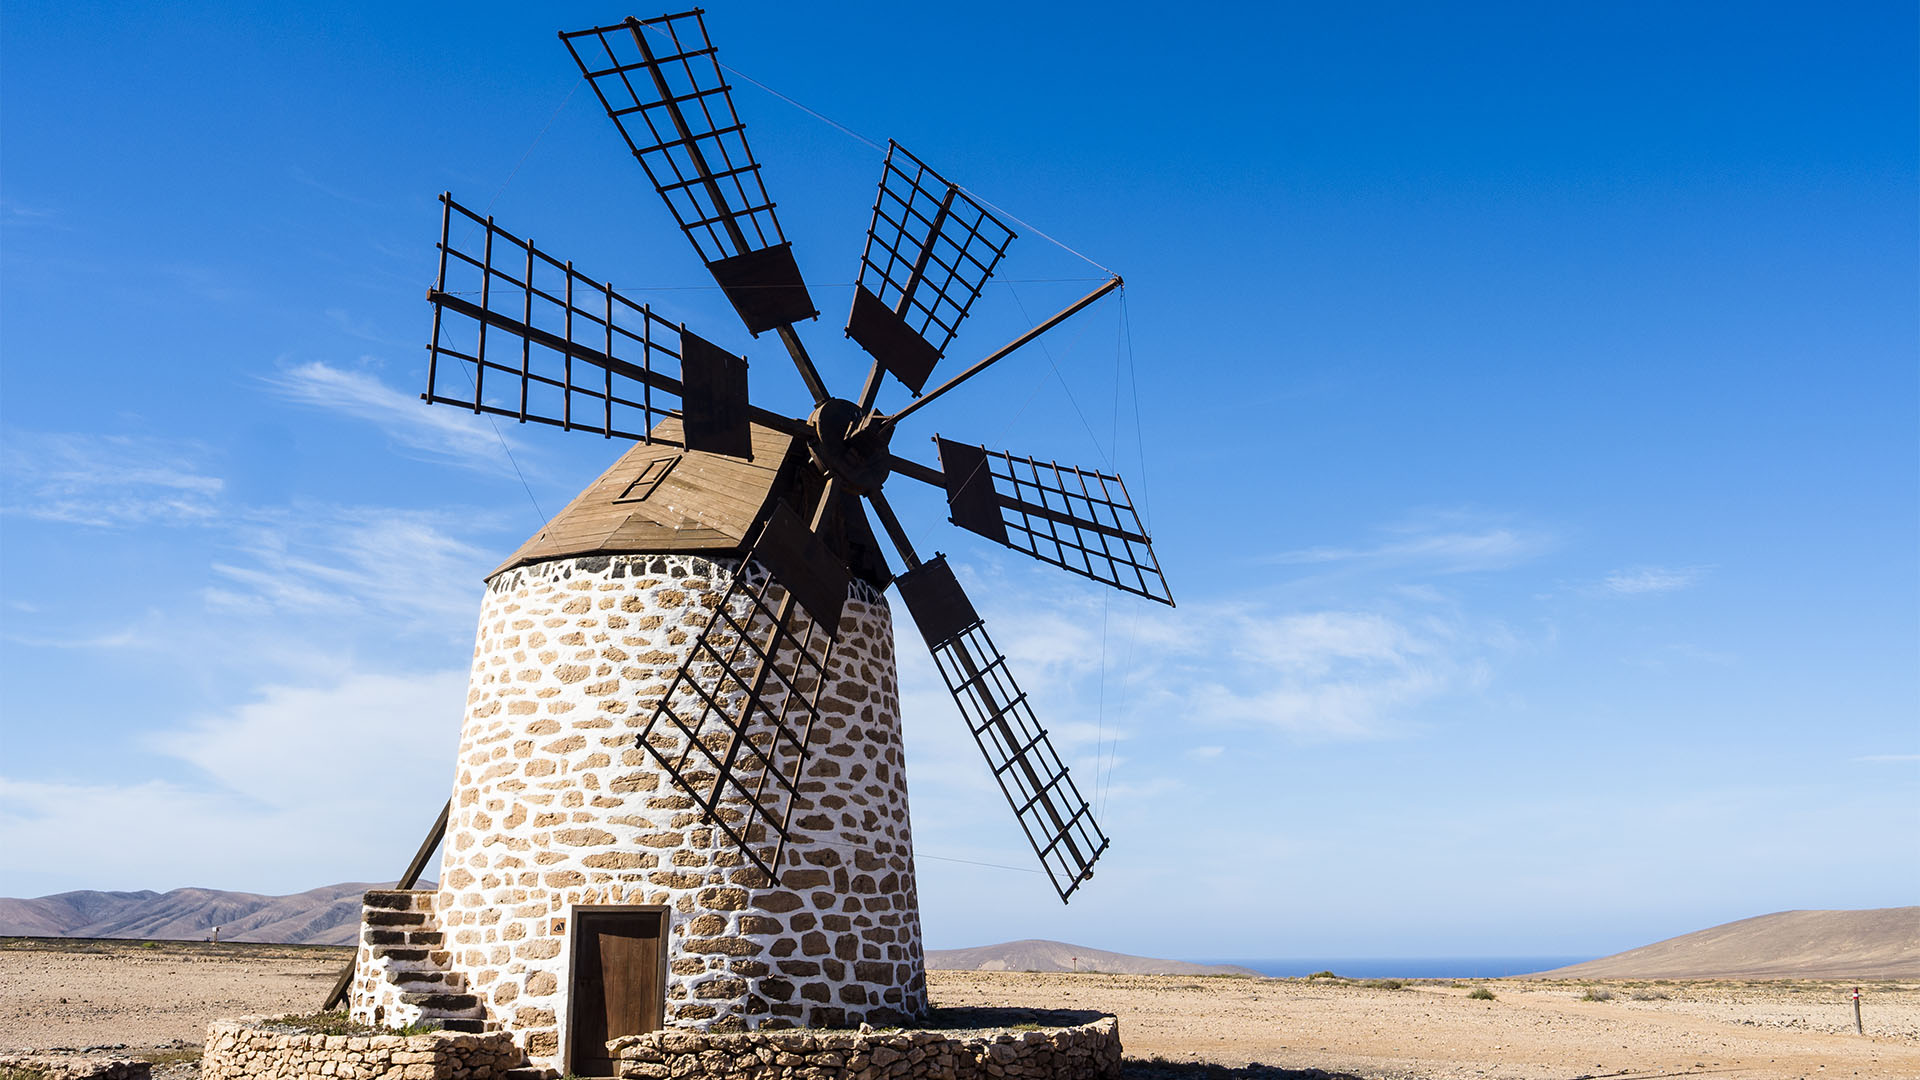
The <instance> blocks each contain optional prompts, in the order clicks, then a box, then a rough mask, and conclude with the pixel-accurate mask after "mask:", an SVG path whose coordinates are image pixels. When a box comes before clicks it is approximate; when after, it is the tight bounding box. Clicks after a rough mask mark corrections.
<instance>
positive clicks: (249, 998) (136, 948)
mask: <svg viewBox="0 0 1920 1080" xmlns="http://www.w3.org/2000/svg"><path fill="white" fill-rule="evenodd" d="M41 941H45V939H22V938H13V939H0V1049H7V1050H13V1049H24V1048H28V1047H31V1048H34V1049H39V1050H46V1049H51V1048H54V1047H70V1048H73V1049H83V1048H85V1047H89V1046H100V1045H107V1046H111V1045H113V1044H115V1043H125V1044H127V1046H129V1047H131V1048H135V1049H144V1048H151V1047H165V1046H169V1045H171V1044H172V1043H173V1042H174V1040H185V1041H187V1042H188V1043H190V1044H192V1045H195V1046H198V1045H200V1044H201V1043H202V1042H204V1041H205V1039H206V1035H207V1021H209V1020H213V1019H216V1018H218V1017H222V1016H239V1015H243V1014H256V1013H257V1014H265V1015H269V1016H279V1015H284V1014H286V1013H289V1012H302V1013H308V1012H312V1011H314V1010H315V1009H318V1008H319V1007H320V1002H321V1000H322V999H323V998H325V997H326V995H327V991H328V990H330V989H332V987H333V980H334V978H335V977H336V976H337V975H339V973H340V969H341V967H342V966H344V965H345V964H346V962H347V961H348V960H349V959H351V958H352V956H353V950H352V949H348V948H339V947H330V946H311V945H203V944H198V943H187V942H154V943H152V944H153V947H152V948H145V947H143V943H141V942H133V941H128V942H100V941H94V942H86V943H61V944H59V945H52V946H48V945H42V944H38V942H41Z"/></svg>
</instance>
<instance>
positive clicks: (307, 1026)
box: [266, 1012, 391, 1035]
mask: <svg viewBox="0 0 1920 1080" xmlns="http://www.w3.org/2000/svg"><path fill="white" fill-rule="evenodd" d="M266 1026H267V1027H284V1028H292V1029H293V1030H295V1031H300V1032H303V1033H305V1034H308V1035H387V1034H391V1033H390V1032H388V1031H386V1030H385V1029H382V1028H377V1027H373V1026H371V1025H368V1024H362V1023H360V1022H359V1021H357V1020H354V1019H352V1018H350V1017H348V1016H347V1014H346V1013H344V1012H322V1013H306V1014H300V1013H288V1014H287V1015H285V1016H276V1017H274V1018H273V1019H272V1020H269V1021H267V1023H266Z"/></svg>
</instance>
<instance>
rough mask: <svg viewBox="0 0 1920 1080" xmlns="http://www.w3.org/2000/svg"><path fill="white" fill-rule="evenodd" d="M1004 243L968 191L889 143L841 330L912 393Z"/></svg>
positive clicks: (1009, 238)
mask: <svg viewBox="0 0 1920 1080" xmlns="http://www.w3.org/2000/svg"><path fill="white" fill-rule="evenodd" d="M1013 238H1014V233H1013V230H1011V229H1009V228H1007V226H1006V225H1005V224H1004V223H1003V222H1001V221H1000V219H999V218H996V217H994V216H993V215H992V214H991V213H989V212H988V211H987V209H986V208H985V207H983V206H981V205H980V204H979V203H978V202H976V201H975V200H974V198H973V197H972V196H971V195H968V194H967V193H966V192H965V191H962V190H961V189H960V188H959V186H958V185H955V184H953V183H951V182H949V181H948V180H947V179H946V178H945V177H942V176H941V175H940V174H939V173H936V172H934V171H933V170H932V169H930V168H928V167H927V166H926V164H925V163H923V162H922V161H921V160H920V159H919V158H916V157H914V156H913V155H912V154H911V153H909V152H908V151H907V149H906V148H905V147H903V146H901V145H900V144H898V143H891V142H890V143H889V144H888V146H887V160H886V164H885V166H884V167H883V168H882V170H881V173H880V191H879V194H878V195H877V196H875V198H874V203H873V223H872V224H871V225H869V226H868V227H867V246H866V249H865V250H864V251H862V252H861V254H860V282H859V288H858V289H856V290H855V292H854V301H853V312H852V314H851V315H850V316H849V317H848V320H847V334H848V335H849V336H850V337H852V338H853V339H854V340H855V341H857V342H859V343H860V346H861V347H862V348H864V349H866V350H867V352H868V353H869V354H871V355H872V356H873V357H874V359H876V360H878V361H880V363H881V364H882V365H884V366H885V367H886V369H887V370H888V371H890V372H892V373H893V376H894V377H895V378H897V379H899V380H900V381H901V382H903V383H905V384H906V386H907V388H908V389H910V390H912V391H913V392H914V393H916V394H917V393H919V392H920V388H921V387H922V386H924V385H925V384H926V380H927V376H928V375H929V374H930V373H931V372H932V371H933V366H934V364H936V363H937V362H939V360H940V358H941V357H942V356H944V355H946V351H947V346H948V345H950V344H952V343H953V337H954V335H955V334H956V333H958V332H959V329H960V321H961V320H962V319H965V318H966V317H967V312H968V311H969V310H971V309H972V307H973V303H974V301H976V300H978V299H979V298H980V290H981V289H983V288H985V286H986V283H987V279H988V278H990V277H992V276H993V269H994V267H995V266H996V265H998V264H999V262H1000V258H1001V256H1003V255H1005V254H1006V253H1007V245H1009V244H1011V243H1013Z"/></svg>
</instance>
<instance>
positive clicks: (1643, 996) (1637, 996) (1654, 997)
mask: <svg viewBox="0 0 1920 1080" xmlns="http://www.w3.org/2000/svg"><path fill="white" fill-rule="evenodd" d="M1632 997H1633V1000H1635V1001H1665V1000H1667V997H1668V995H1667V993H1666V991H1664V990H1635V991H1634V992H1633V995H1632Z"/></svg>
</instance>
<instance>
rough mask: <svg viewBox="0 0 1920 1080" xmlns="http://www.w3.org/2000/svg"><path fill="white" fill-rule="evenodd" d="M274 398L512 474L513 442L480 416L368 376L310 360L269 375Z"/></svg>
mask: <svg viewBox="0 0 1920 1080" xmlns="http://www.w3.org/2000/svg"><path fill="white" fill-rule="evenodd" d="M266 383H267V385H268V386H269V387H271V388H272V389H273V391H274V393H276V394H278V395H279V396H281V397H283V398H285V399H287V400H288V401H294V402H298V403H300V404H302V405H310V406H313V407H315V408H321V409H330V410H332V411H334V412H339V413H343V414H345V415H347V416H351V417H353V418H355V419H357V420H363V421H365V422H367V423H369V424H372V425H374V426H375V427H378V428H379V429H380V430H381V432H383V433H384V434H385V435H386V436H387V438H389V439H391V440H393V441H394V442H395V443H397V444H399V445H401V446H404V447H407V448H408V449H411V450H414V451H417V452H419V453H422V454H425V455H427V456H428V457H429V458H432V459H434V460H437V461H445V462H449V463H452V464H455V465H463V466H466V467H467V468H471V469H478V470H480V471H482V472H491V473H504V472H510V471H511V469H512V466H511V465H510V463H509V462H508V460H507V457H506V451H505V449H504V448H503V444H505V445H509V446H510V445H512V443H511V441H510V440H508V439H506V437H505V436H503V435H501V434H499V433H498V432H497V431H496V430H495V429H494V427H493V426H492V425H490V424H489V423H488V422H487V421H486V420H484V419H482V418H481V417H477V416H474V415H471V414H469V413H462V412H457V411H455V410H453V409H445V408H439V409H436V408H432V407H429V406H427V405H425V404H424V403H422V402H421V401H420V399H419V398H418V397H417V396H415V395H412V394H407V393H402V392H401V391H399V390H396V389H394V388H393V387H391V386H388V385H387V384H386V383H385V382H382V381H381V380H380V379H379V378H378V377H377V376H375V375H373V374H371V373H369V372H366V371H349V370H346V369H344V368H337V367H334V366H332V365H330V364H326V363H322V362H320V361H314V362H312V363H307V364H300V365H297V366H294V367H290V368H285V369H283V370H282V371H280V372H279V373H278V374H275V375H272V376H268V377H267V378H266Z"/></svg>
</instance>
